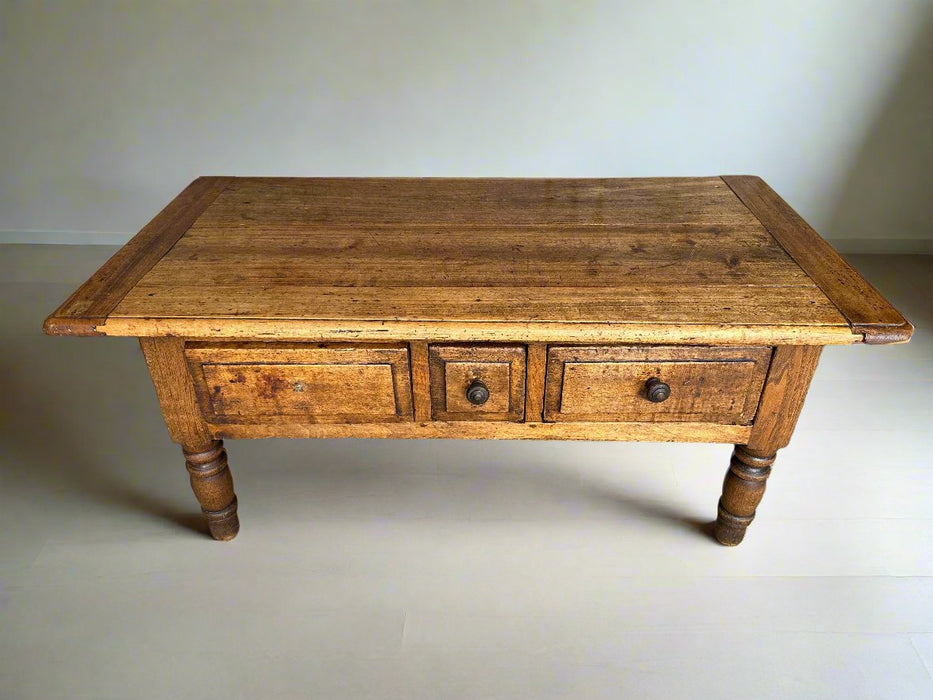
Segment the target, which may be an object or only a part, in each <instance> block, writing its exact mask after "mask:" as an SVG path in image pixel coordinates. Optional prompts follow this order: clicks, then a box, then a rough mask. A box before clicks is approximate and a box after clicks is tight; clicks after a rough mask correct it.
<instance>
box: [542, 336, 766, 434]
mask: <svg viewBox="0 0 933 700" xmlns="http://www.w3.org/2000/svg"><path fill="white" fill-rule="evenodd" d="M770 360H771V348H759V347H749V348H708V347H681V346H677V347H647V346H625V347H612V346H606V347H553V346H552V347H550V348H549V349H548V359H547V375H546V378H545V399H544V420H545V421H550V422H554V421H649V422H655V421H685V422H709V423H722V424H729V425H747V424H749V423H751V421H752V419H753V418H754V417H755V411H756V410H757V408H758V399H759V397H760V395H761V390H762V387H763V386H764V381H765V375H766V374H767V371H768V364H769V362H770ZM649 382H650V383H649ZM662 384H663V385H665V386H662ZM651 388H654V391H653V392H649V389H651ZM649 394H650V395H649ZM652 399H654V400H652Z"/></svg>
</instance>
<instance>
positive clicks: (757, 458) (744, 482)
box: [715, 445, 775, 546]
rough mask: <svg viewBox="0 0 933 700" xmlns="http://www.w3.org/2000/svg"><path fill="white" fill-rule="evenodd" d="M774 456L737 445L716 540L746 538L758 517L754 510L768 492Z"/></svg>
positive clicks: (726, 541) (732, 542) (731, 543)
mask: <svg viewBox="0 0 933 700" xmlns="http://www.w3.org/2000/svg"><path fill="white" fill-rule="evenodd" d="M774 457H775V455H773V454H771V455H767V454H760V453H757V452H755V451H754V450H751V449H749V448H748V447H746V446H745V445H736V446H735V451H734V452H733V453H732V462H731V463H730V464H729V471H727V472H726V479H725V481H724V482H723V485H722V498H720V499H719V515H718V516H717V518H716V531H715V534H716V539H717V540H719V541H720V542H721V543H722V544H725V545H729V546H734V545H737V544H738V543H739V542H741V541H742V538H743V537H745V530H746V529H747V528H748V526H749V525H751V523H752V520H754V519H755V509H756V508H757V507H758V504H759V503H760V502H761V497H762V496H764V495H765V484H766V482H767V480H768V476H770V474H771V465H772V464H774Z"/></svg>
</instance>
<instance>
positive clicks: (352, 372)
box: [185, 343, 412, 423]
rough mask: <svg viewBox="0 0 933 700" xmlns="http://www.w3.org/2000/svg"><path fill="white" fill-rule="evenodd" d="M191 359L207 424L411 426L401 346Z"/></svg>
mask: <svg viewBox="0 0 933 700" xmlns="http://www.w3.org/2000/svg"><path fill="white" fill-rule="evenodd" d="M185 355H186V357H187V360H188V365H189V368H190V370H191V374H192V376H193V378H194V383H195V389H196V392H197V394H198V400H199V402H200V405H201V410H202V411H203V412H204V415H205V417H206V418H207V419H208V421H211V420H216V421H220V422H225V423H243V422H257V421H259V422H269V421H274V420H275V419H281V420H287V421H290V422H308V423H351V422H353V423H378V422H387V421H390V422H393V421H402V420H412V395H411V376H410V370H409V362H408V349H407V348H406V347H405V346H402V345H379V346H376V345H374V346H354V345H341V344H310V343H309V344H301V343H294V344H283V343H243V344H238V345H215V344H210V343H193V344H190V345H189V346H187V347H186V349H185Z"/></svg>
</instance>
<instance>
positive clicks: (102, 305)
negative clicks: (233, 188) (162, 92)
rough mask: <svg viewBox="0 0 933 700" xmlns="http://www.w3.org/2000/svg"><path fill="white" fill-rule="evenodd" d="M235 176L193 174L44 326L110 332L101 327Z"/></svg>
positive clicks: (67, 331)
mask: <svg viewBox="0 0 933 700" xmlns="http://www.w3.org/2000/svg"><path fill="white" fill-rule="evenodd" d="M233 180H234V178H233V177H226V176H202V177H199V178H197V179H196V180H194V181H193V182H192V183H191V184H189V185H188V186H187V187H186V188H185V189H184V190H182V191H181V192H180V193H179V194H178V195H177V196H176V197H175V198H174V199H173V200H172V201H171V202H169V203H168V204H167V205H166V206H165V207H164V208H163V209H162V211H160V212H159V213H158V214H156V216H155V217H154V218H153V219H152V220H151V221H150V222H149V223H148V224H146V225H145V226H144V227H143V228H142V229H141V230H140V231H139V233H137V234H136V235H135V236H133V238H131V239H130V240H129V241H128V242H127V243H126V244H124V245H123V246H121V248H120V249H119V250H118V251H117V252H116V253H114V254H113V256H111V257H110V259H109V260H107V262H105V263H104V264H103V265H102V266H101V267H100V268H99V269H98V270H97V272H95V273H94V274H93V275H92V276H91V277H90V278H89V279H88V280H87V281H86V282H84V284H82V285H81V286H80V287H78V288H77V289H76V290H75V291H74V292H73V293H72V294H71V295H70V296H69V297H68V298H67V299H66V300H65V301H64V302H62V303H61V305H59V307H58V308H57V309H56V310H55V311H53V312H52V313H51V314H50V315H49V317H48V318H46V319H45V322H44V323H43V325H42V330H43V332H45V333H46V334H47V335H77V336H89V335H106V334H105V333H103V332H101V331H100V330H99V327H100V326H101V325H102V324H104V323H105V322H106V320H107V317H108V316H109V315H110V314H111V312H113V310H114V309H115V308H116V307H117V306H118V305H119V304H120V302H121V301H123V298H124V297H125V296H126V295H127V294H128V293H129V292H130V290H131V289H133V287H135V286H136V284H137V283H138V282H139V280H141V279H142V278H143V276H144V275H145V274H146V273H147V272H149V270H151V269H152V268H153V267H154V266H155V264H156V263H158V262H159V260H161V259H162V258H163V257H164V256H165V254H166V253H168V251H169V250H171V249H172V246H174V245H175V244H176V243H177V242H178V240H179V239H180V238H181V237H182V236H183V235H185V232H186V231H187V230H188V229H189V228H191V226H192V224H194V222H195V221H196V220H197V218H198V217H199V216H200V215H201V214H202V213H203V212H204V210H205V209H207V207H209V206H210V205H211V204H212V203H213V201H214V200H215V199H217V197H218V196H219V195H220V194H221V193H222V192H223V191H224V190H225V189H227V187H228V186H229V185H230V183H231V182H232V181H233Z"/></svg>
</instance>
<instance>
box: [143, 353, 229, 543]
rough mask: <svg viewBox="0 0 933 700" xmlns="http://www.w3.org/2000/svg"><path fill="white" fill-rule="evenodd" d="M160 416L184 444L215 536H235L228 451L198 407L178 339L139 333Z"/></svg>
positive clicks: (196, 490) (196, 491) (193, 481)
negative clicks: (147, 335) (142, 336)
mask: <svg viewBox="0 0 933 700" xmlns="http://www.w3.org/2000/svg"><path fill="white" fill-rule="evenodd" d="M139 344H140V347H141V348H142V351H143V355H144V356H145V358H146V365H147V366H148V367H149V373H150V374H151V375H152V383H153V385H154V386H155V390H156V394H157V395H158V397H159V406H160V407H161V408H162V416H163V418H165V425H166V426H167V427H168V432H169V435H171V437H172V440H174V441H175V442H176V443H178V444H179V445H181V449H182V452H184V454H185V466H186V467H187V468H188V474H189V475H190V476H191V489H192V490H193V491H194V495H195V496H196V497H197V499H198V503H200V504H201V510H202V511H203V513H204V515H205V517H206V518H207V525H208V527H209V528H210V531H211V536H212V537H213V538H214V539H215V540H232V539H233V538H234V537H236V534H237V532H238V531H239V530H240V521H239V518H237V512H236V511H237V501H236V494H234V493H233V477H232V476H231V475H230V469H229V467H227V451H226V450H225V449H224V443H223V441H222V440H215V439H214V437H213V436H212V435H211V431H210V429H209V427H208V425H207V424H206V423H205V422H204V419H203V417H202V416H201V412H200V409H199V408H198V401H197V396H196V395H195V391H194V384H193V382H192V380H191V375H190V374H189V372H188V365H187V363H186V361H185V352H184V350H185V343H184V341H183V340H181V339H179V338H140V339H139Z"/></svg>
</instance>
